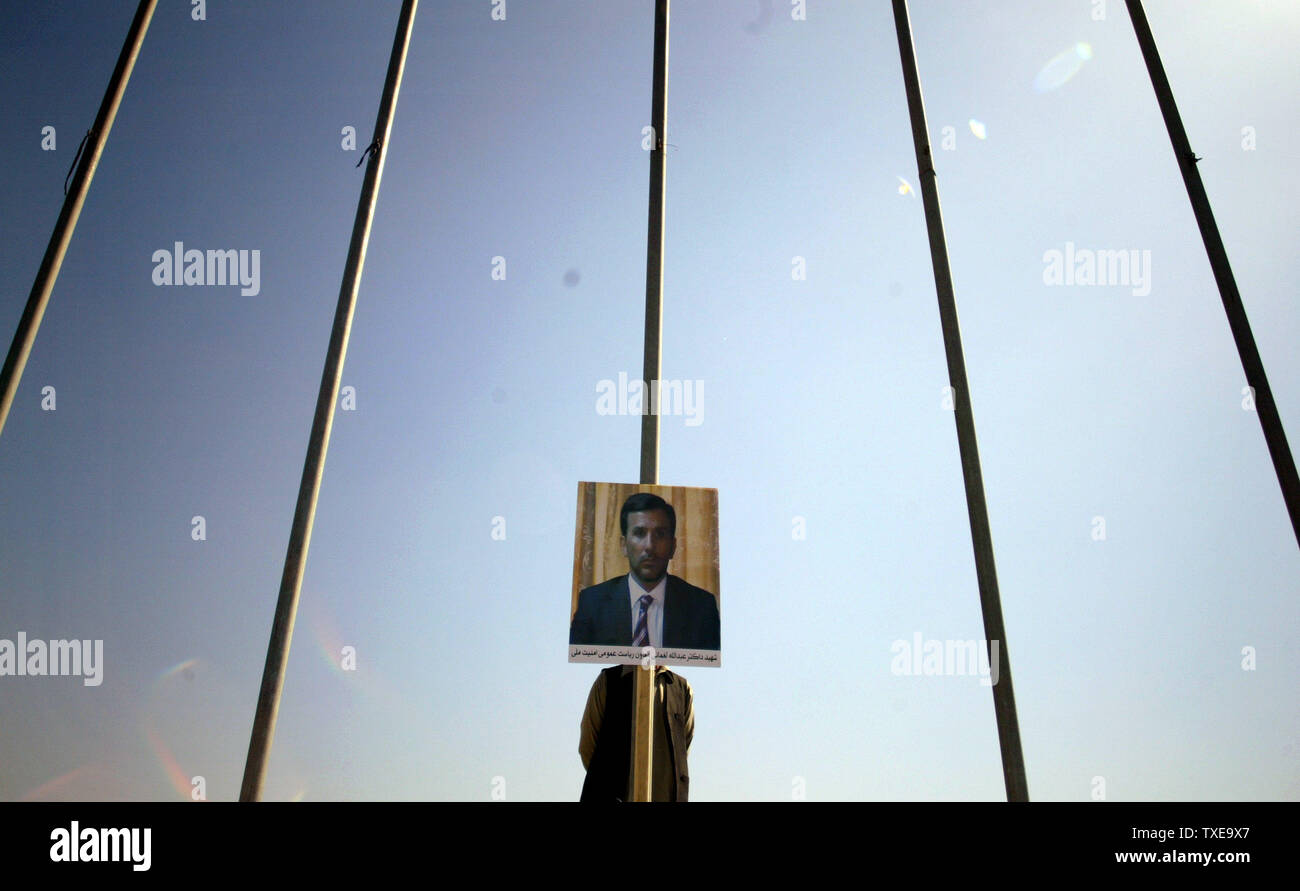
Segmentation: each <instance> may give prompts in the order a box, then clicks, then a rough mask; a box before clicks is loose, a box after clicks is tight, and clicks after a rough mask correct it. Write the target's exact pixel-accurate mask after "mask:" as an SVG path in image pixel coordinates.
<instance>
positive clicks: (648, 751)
mask: <svg viewBox="0 0 1300 891" xmlns="http://www.w3.org/2000/svg"><path fill="white" fill-rule="evenodd" d="M650 104H651V112H650V113H651V121H650V124H651V126H652V127H653V128H654V145H653V146H652V147H651V149H650V213H649V225H648V227H647V233H646V266H645V363H644V366H643V373H642V375H641V377H642V380H643V381H644V383H645V389H644V390H642V411H643V412H644V414H642V415H641V482H642V483H644V484H646V485H655V484H657V483H658V482H659V413H658V411H657V410H656V411H651V410H650V409H651V395H652V393H657V391H658V387H659V374H660V361H661V351H660V337H661V335H662V333H663V313H662V307H663V273H664V167H665V148H664V147H665V145H666V143H667V140H668V0H655V61H654V86H653V88H652V95H651V100H650ZM655 404H656V405H657V399H656V400H655ZM654 705H655V667H654V666H653V665H651V666H650V667H649V668H639V669H637V672H636V699H635V708H634V709H633V712H632V800H633V801H649V800H650V798H651V789H650V780H651V776H652V775H653V773H652V767H653V763H652V758H653V756H654V718H655V712H654Z"/></svg>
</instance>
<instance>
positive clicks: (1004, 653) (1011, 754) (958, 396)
mask: <svg viewBox="0 0 1300 891" xmlns="http://www.w3.org/2000/svg"><path fill="white" fill-rule="evenodd" d="M893 2H894V25H895V27H896V28H897V30H898V52H899V55H900V56H901V57H902V60H903V84H904V86H905V87H906V90H907V107H908V111H909V112H910V114H911V118H912V141H913V142H914V143H915V145H916V165H917V168H918V171H919V174H920V181H921V197H922V200H923V201H924V204H925V225H926V229H927V231H928V232H929V236H930V259H931V262H932V264H933V266H934V284H935V290H936V291H937V292H938V295H939V319H940V321H941V323H942V325H943V345H944V350H945V352H946V353H947V356H948V381H949V384H950V385H951V386H952V388H953V390H954V393H953V400H954V408H955V412H954V416H955V418H956V422H957V446H958V449H959V451H960V452H961V470H962V478H963V480H964V481H965V486H966V511H967V513H968V515H969V516H970V529H971V541H972V544H973V546H974V549H975V574H976V578H977V579H978V582H979V590H980V608H981V610H982V612H983V614H984V636H985V647H986V648H988V650H989V665H990V667H991V668H992V670H993V671H996V672H997V674H996V675H995V677H996V678H997V681H996V683H994V684H993V712H994V714H995V715H996V717H997V724H998V742H999V744H1000V745H1001V748H1002V774H1003V778H1004V780H1005V782H1006V788H1007V800H1008V801H1028V800H1029V786H1028V784H1027V782H1026V780H1025V761H1024V756H1023V755H1022V754H1021V751H1020V725H1019V722H1018V721H1017V719H1016V698H1015V693H1014V691H1013V690H1012V687H1011V655H1010V652H1009V650H1008V648H1007V634H1006V629H1005V628H1004V627H1003V624H1002V602H1001V599H1000V597H999V595H998V575H997V569H996V567H995V565H994V561H993V536H992V534H991V533H990V532H989V516H988V507H987V505H986V504H985V502H984V478H983V475H982V474H981V473H980V457H979V447H978V445H977V444H976V440H975V419H974V416H973V415H972V413H971V404H970V392H969V386H968V384H967V382H966V360H965V358H964V357H963V354H962V348H961V329H960V326H959V325H958V322H957V304H956V301H955V300H954V298H953V288H952V274H951V272H950V271H949V269H948V245H947V242H946V240H945V239H944V234H943V214H942V212H941V211H940V209H939V189H938V186H937V184H936V183H935V172H934V160H933V158H932V156H931V154H930V137H929V135H928V131H927V128H926V122H925V102H924V100H923V99H922V97H921V80H920V76H919V75H918V74H917V71H916V47H915V46H914V45H913V42H912V24H911V20H910V18H909V16H908V11H907V0H893ZM992 641H999V642H1000V647H999V648H998V649H997V650H995V649H993V646H992ZM999 655H1000V657H1001V661H1000V662H998V661H997V660H998V658H999Z"/></svg>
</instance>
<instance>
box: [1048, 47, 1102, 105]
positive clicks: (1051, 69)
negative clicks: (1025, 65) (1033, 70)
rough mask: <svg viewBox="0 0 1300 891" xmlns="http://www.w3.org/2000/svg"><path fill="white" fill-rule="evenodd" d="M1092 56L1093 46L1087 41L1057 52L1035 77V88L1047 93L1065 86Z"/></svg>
mask: <svg viewBox="0 0 1300 891" xmlns="http://www.w3.org/2000/svg"><path fill="white" fill-rule="evenodd" d="M1091 58H1092V47H1091V46H1089V45H1088V44H1086V43H1076V44H1075V45H1074V46H1072V47H1070V48H1069V49H1068V50H1065V51H1063V52H1060V53H1057V54H1056V56H1055V57H1054V58H1053V59H1052V60H1051V61H1050V62H1048V63H1047V64H1046V65H1044V66H1043V68H1042V70H1041V71H1039V72H1038V76H1037V77H1035V78H1034V90H1035V91H1036V92H1039V93H1046V92H1049V91H1051V90H1055V89H1057V88H1058V87H1061V86H1063V85H1064V84H1065V82H1066V81H1068V80H1069V79H1070V78H1072V77H1074V76H1075V75H1076V74H1078V73H1079V69H1080V68H1082V67H1083V63H1084V62H1086V61H1088V60H1089V59H1091Z"/></svg>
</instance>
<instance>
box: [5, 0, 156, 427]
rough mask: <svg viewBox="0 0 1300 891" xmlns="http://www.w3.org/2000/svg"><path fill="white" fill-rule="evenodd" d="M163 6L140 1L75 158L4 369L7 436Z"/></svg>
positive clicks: (147, 0) (150, 1) (152, 0)
mask: <svg viewBox="0 0 1300 891" xmlns="http://www.w3.org/2000/svg"><path fill="white" fill-rule="evenodd" d="M157 5H158V0H140V4H139V6H137V7H136V9H135V18H134V19H132V20H131V29H130V30H129V31H128V32H127V35H126V43H124V44H122V52H121V53H119V54H118V57H117V65H116V66H115V67H114V68H113V76H112V77H110V78H109V80H108V90H107V91H105V93H104V100H103V101H102V102H100V104H99V113H98V114H96V115H95V123H94V124H93V125H92V126H91V128H90V131H89V132H88V133H87V134H86V136H85V139H84V140H82V143H81V147H80V148H78V149H77V156H76V157H74V158H73V161H72V166H73V167H74V168H75V170H74V171H70V172H72V173H73V174H74V175H73V177H72V187H71V189H70V190H69V189H67V188H65V189H64V192H65V195H64V198H63V209H62V210H61V211H60V212H59V219H58V222H56V223H55V224H54V232H53V234H51V235H50V243H49V244H48V245H47V246H46V248H45V256H44V257H43V258H42V259H41V267H40V269H39V270H37V272H36V281H35V282H34V283H33V284H32V290H31V293H30V294H29V295H28V296H27V306H26V308H24V309H23V315H22V318H21V319H19V321H18V330H17V331H15V332H14V339H13V343H11V344H10V346H9V354H8V355H7V356H5V364H4V368H3V369H0V433H2V432H4V427H5V420H6V419H7V418H8V417H9V409H10V408H11V407H12V406H13V403H14V396H15V394H17V392H18V383H19V382H20V381H21V380H22V377H23V369H25V368H26V367H27V358H28V357H29V356H30V355H31V352H32V344H34V343H35V342H36V332H37V331H38V330H39V329H40V327H41V319H42V318H44V316H45V308H46V307H47V306H48V305H49V302H50V294H52V293H53V292H54V283H55V282H56V281H57V280H58V278H59V269H60V268H62V266H63V256H64V254H66V253H67V251H68V244H69V243H70V242H71V241H72V233H73V232H74V231H75V230H76V228H77V219H78V218H79V217H80V216H81V208H82V205H84V204H85V203H86V194H87V193H88V192H89V191H90V181H91V179H93V178H94V176H95V169H96V168H97V167H99V158H100V156H101V155H102V154H103V153H104V144H105V143H106V142H107V141H108V134H109V131H111V130H112V129H113V121H114V119H115V118H116V117H117V109H118V106H120V105H121V104H122V96H123V95H124V94H125V93H126V84H127V81H129V80H130V79H131V71H132V70H133V69H134V68H135V60H136V58H137V57H138V56H139V55H140V46H141V45H142V44H143V43H144V35H145V33H146V32H147V31H148V30H149V22H150V21H152V20H153V11H154V7H156V6H157Z"/></svg>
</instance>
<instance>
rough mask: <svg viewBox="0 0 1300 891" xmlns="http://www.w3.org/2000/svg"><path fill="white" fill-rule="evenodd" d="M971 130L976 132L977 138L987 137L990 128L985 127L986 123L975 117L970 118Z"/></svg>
mask: <svg viewBox="0 0 1300 891" xmlns="http://www.w3.org/2000/svg"><path fill="white" fill-rule="evenodd" d="M970 132H972V133H974V134H975V138H976V139H987V138H988V135H989V133H988V130H987V129H985V127H984V124H983V123H982V122H980V121H977V120H975V119H974V118H971V119H970Z"/></svg>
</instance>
